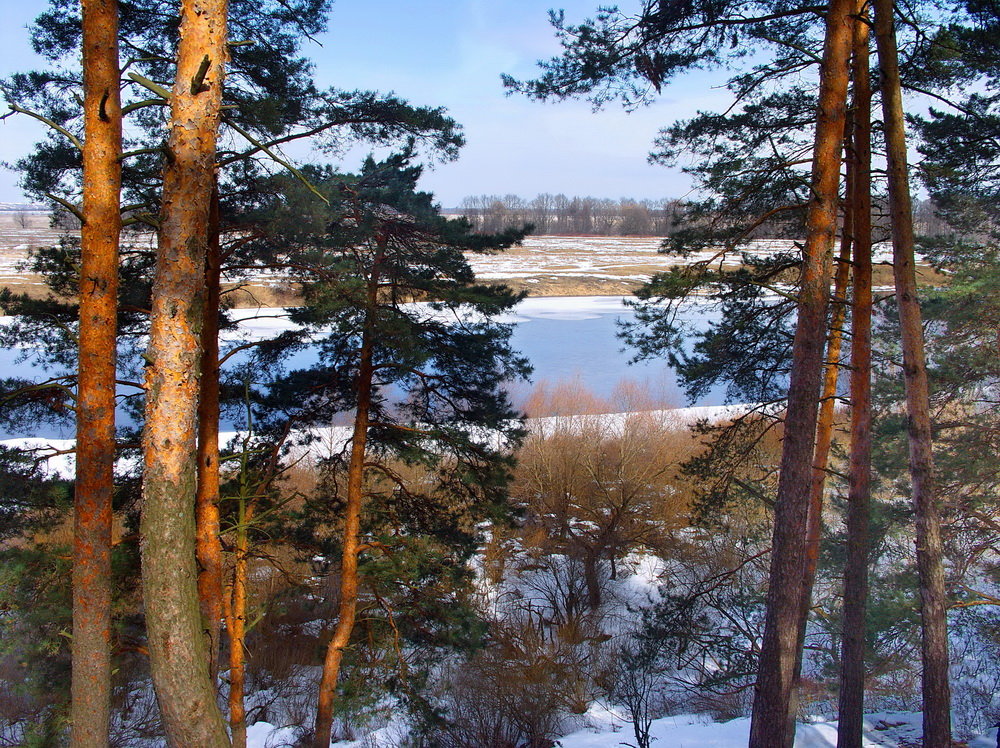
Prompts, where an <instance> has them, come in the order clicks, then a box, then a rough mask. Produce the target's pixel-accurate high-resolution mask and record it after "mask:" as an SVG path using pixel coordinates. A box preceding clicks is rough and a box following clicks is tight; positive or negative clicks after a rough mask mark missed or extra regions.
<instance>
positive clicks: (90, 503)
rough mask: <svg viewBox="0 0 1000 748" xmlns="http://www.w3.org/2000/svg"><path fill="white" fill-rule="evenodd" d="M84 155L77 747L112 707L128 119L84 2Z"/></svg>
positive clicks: (103, 8)
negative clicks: (121, 246) (121, 270)
mask: <svg viewBox="0 0 1000 748" xmlns="http://www.w3.org/2000/svg"><path fill="white" fill-rule="evenodd" d="M83 75H84V81H83V82H84V136H85V141H84V147H83V215H84V220H83V226H82V228H81V253H82V268H81V272H80V352H79V355H80V359H79V360H80V371H79V380H78V387H77V410H76V418H77V422H76V423H77V447H76V449H77V452H76V457H77V462H76V492H75V497H74V532H73V643H72V650H73V653H72V657H73V680H72V706H71V715H70V716H71V719H72V745H73V746H78V747H80V748H83V747H84V746H87V747H90V746H95V747H96V746H105V745H107V744H108V728H109V720H110V703H111V588H112V584H111V526H112V498H113V495H114V463H115V359H116V355H115V354H116V347H115V346H116V336H117V313H118V240H119V235H120V233H121V214H120V212H119V198H120V193H121V160H120V158H121V141H122V115H121V101H120V97H119V92H118V86H119V77H120V75H119V67H118V3H117V1H116V0H85V2H84V3H83Z"/></svg>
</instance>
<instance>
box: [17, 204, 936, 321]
mask: <svg viewBox="0 0 1000 748" xmlns="http://www.w3.org/2000/svg"><path fill="white" fill-rule="evenodd" d="M66 233H67V232H66V231H64V230H62V229H57V228H53V227H51V226H50V225H49V219H48V216H47V215H46V214H44V213H35V212H16V211H13V212H0V286H6V287H7V288H9V289H11V290H12V291H13V292H15V293H24V294H27V295H28V296H30V297H31V298H44V297H45V296H46V295H47V294H48V290H47V289H46V287H45V285H44V284H43V282H42V278H41V277H39V276H37V275H32V274H28V273H25V272H24V271H23V270H22V269H21V268H19V267H18V263H20V262H22V261H23V260H25V259H26V258H27V256H28V252H29V251H30V249H32V248H36V247H43V246H51V245H52V244H55V243H57V242H58V241H59V238H60V237H61V236H63V235H65V234H66ZM68 233H70V234H76V233H78V232H73V231H71V232H68ZM659 244H660V240H659V239H657V238H645V237H641V238H640V237H562V236H558V237H549V236H537V237H529V238H528V240H527V241H526V243H525V245H524V246H521V247H513V248H511V249H510V250H508V251H506V252H503V253H501V254H497V255H489V256H478V255H477V256H470V260H471V262H472V264H473V266H474V268H475V270H476V272H477V274H478V275H480V277H481V279H482V280H483V281H485V282H498V283H505V284H507V285H509V286H511V287H512V288H514V289H515V290H517V291H525V292H527V294H528V295H529V296H627V295H631V294H632V293H634V292H635V290H636V288H637V287H638V286H639V285H640V284H641V283H642V282H643V281H644V280H646V279H648V278H650V277H651V276H652V275H653V274H655V273H657V272H662V271H664V270H666V269H668V268H669V267H670V266H671V265H673V264H675V263H676V259H675V258H671V257H666V256H663V255H660V254H658V253H657V250H658V248H659ZM917 275H918V282H919V283H921V284H922V285H941V284H942V283H946V282H947V277H946V276H942V275H940V274H938V273H935V272H934V271H933V270H931V269H930V268H927V267H918V272H917ZM874 283H875V285H876V286H891V285H892V269H891V268H890V267H889V266H887V265H877V266H876V268H875V278H874ZM226 290H227V292H228V293H229V295H230V297H231V298H232V300H233V301H234V304H235V306H236V307H237V308H246V307H257V306H294V305H296V304H299V303H301V300H302V296H301V292H300V288H299V286H298V284H296V283H291V282H283V281H276V282H273V283H272V282H267V281H257V282H252V283H246V284H228V285H227V286H226Z"/></svg>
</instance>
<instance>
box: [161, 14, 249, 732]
mask: <svg viewBox="0 0 1000 748" xmlns="http://www.w3.org/2000/svg"><path fill="white" fill-rule="evenodd" d="M226 11H227V9H226V3H225V0H183V2H182V4H181V21H180V42H179V45H178V51H177V78H176V82H175V84H174V87H173V92H172V95H171V100H170V133H169V138H168V142H167V150H168V156H167V163H166V166H165V168H164V175H163V200H162V209H161V215H160V232H159V246H158V248H157V263H156V277H155V281H154V284H153V309H152V317H151V327H150V339H149V349H148V354H147V358H148V360H149V366H148V367H147V369H146V388H147V403H146V428H145V431H144V433H143V462H144V475H143V514H142V545H141V550H142V581H143V601H144V606H145V611H146V624H147V631H148V638H149V654H150V665H151V671H152V675H153V685H154V687H155V689H156V696H157V701H158V703H159V706H160V714H161V718H162V722H163V726H164V730H165V732H166V737H167V743H168V745H170V746H171V747H173V746H177V747H178V748H181V747H183V748H189V747H190V746H199V748H215V747H216V746H228V745H230V741H229V736H228V735H227V733H226V729H225V724H224V723H223V720H222V715H221V713H220V711H219V709H218V707H217V705H216V702H215V688H214V686H213V683H212V681H211V678H210V675H209V671H208V651H207V648H206V643H207V642H206V637H205V635H204V629H203V626H202V621H201V614H200V609H199V605H198V587H197V566H196V563H195V511H194V504H195V493H196V459H197V444H196V434H197V404H198V389H199V386H198V371H199V365H200V363H201V343H200V337H199V334H200V328H201V323H202V315H203V306H204V301H205V289H204V286H205V251H206V245H207V239H208V212H209V204H210V198H211V192H212V184H213V178H214V171H215V164H214V162H215V148H216V138H217V132H218V125H219V118H220V111H221V109H220V107H221V103H222V85H223V77H224V67H225V62H226V46H225V45H226Z"/></svg>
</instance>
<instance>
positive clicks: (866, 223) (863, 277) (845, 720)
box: [837, 8, 872, 748]
mask: <svg viewBox="0 0 1000 748" xmlns="http://www.w3.org/2000/svg"><path fill="white" fill-rule="evenodd" d="M862 12H863V8H862ZM868 38H869V29H868V24H867V23H865V22H864V18H863V16H862V22H861V23H858V26H857V29H856V31H855V34H854V62H853V72H854V123H855V125H854V162H855V171H854V174H855V178H854V181H853V184H854V198H853V201H852V202H853V204H854V221H853V223H854V298H853V301H852V312H851V455H850V471H849V472H850V477H849V487H848V497H847V500H848V503H847V521H846V524H847V560H846V563H845V565H844V632H843V639H842V646H841V658H840V662H841V671H840V672H841V675H840V702H839V707H838V721H839V726H838V730H837V746H838V748H861V744H862V741H863V738H862V730H863V727H864V695H865V608H866V605H867V598H868V555H869V540H868V534H869V531H868V524H869V505H870V503H871V452H872V435H871V416H872V403H871V361H872V326H871V325H872V230H871V217H872V192H871V161H872V153H871V135H872V131H871V108H872V92H871V83H870V81H869V74H868V65H869V52H868V44H869V41H868Z"/></svg>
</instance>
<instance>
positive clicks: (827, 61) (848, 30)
mask: <svg viewBox="0 0 1000 748" xmlns="http://www.w3.org/2000/svg"><path fill="white" fill-rule="evenodd" d="M853 9H854V2H853V0H832V2H831V3H830V5H829V8H828V10H827V17H826V41H825V44H824V50H823V63H822V66H821V69H820V94H819V110H818V114H817V124H816V140H815V147H814V150H813V173H812V188H813V198H812V201H811V203H810V206H809V213H808V218H807V235H806V244H805V249H804V251H803V267H802V275H801V291H800V297H799V305H798V323H797V326H796V330H795V339H794V342H793V344H792V369H791V377H790V382H789V390H788V408H787V411H786V415H785V435H784V441H783V444H782V454H781V475H780V478H779V481H778V496H777V500H776V502H775V518H774V536H773V543H772V552H771V570H770V583H769V587H768V593H767V613H766V617H765V624H764V637H763V642H762V645H761V655H760V661H759V667H758V673H757V683H756V686H755V693H754V704H753V716H752V720H751V727H750V746H751V748H775V746H782V745H784V744H785V740H786V733H787V732H788V729H789V720H790V717H791V713H790V706H791V697H792V689H793V684H794V680H795V678H794V675H795V663H796V657H797V655H796V648H797V644H798V626H797V623H798V619H799V612H800V610H801V607H802V579H803V571H804V565H805V539H806V528H807V523H808V513H809V492H810V487H811V485H812V463H813V454H814V442H815V434H816V420H817V413H816V411H817V404H818V400H819V390H820V378H821V376H822V370H823V348H824V342H825V340H826V335H825V334H824V331H825V330H826V309H827V296H828V294H829V277H830V265H831V259H830V256H831V251H832V249H833V242H834V238H835V235H836V230H837V202H838V185H839V179H840V154H841V145H842V143H843V136H844V120H845V117H846V102H847V79H848V62H849V58H850V50H851V36H852V27H853V21H852V19H851V16H850V13H851V12H852V11H853Z"/></svg>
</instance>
